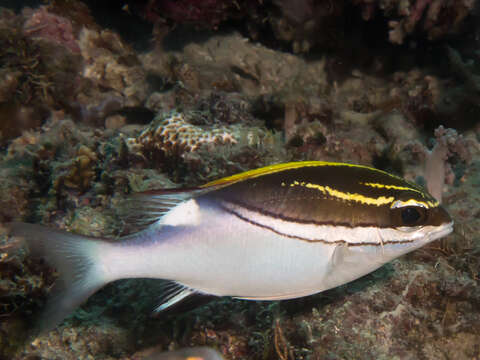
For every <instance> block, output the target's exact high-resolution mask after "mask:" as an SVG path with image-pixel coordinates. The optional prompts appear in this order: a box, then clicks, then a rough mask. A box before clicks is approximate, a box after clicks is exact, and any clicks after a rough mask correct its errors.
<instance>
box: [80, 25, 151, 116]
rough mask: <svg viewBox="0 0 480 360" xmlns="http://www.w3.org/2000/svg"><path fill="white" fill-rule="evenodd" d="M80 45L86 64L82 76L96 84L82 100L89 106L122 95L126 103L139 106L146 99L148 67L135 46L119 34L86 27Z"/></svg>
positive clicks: (81, 35)
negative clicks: (143, 63) (143, 64)
mask: <svg viewBox="0 0 480 360" xmlns="http://www.w3.org/2000/svg"><path fill="white" fill-rule="evenodd" d="M79 46H80V49H81V54H82V57H83V61H84V64H85V66H84V70H83V76H84V77H85V78H87V79H89V80H91V81H92V82H93V84H95V88H94V89H91V90H89V91H88V93H87V92H86V94H84V95H83V96H82V97H81V98H79V102H81V103H82V104H88V106H87V108H88V107H91V106H98V105H99V104H101V103H103V102H105V101H107V100H109V99H112V98H118V97H119V95H120V96H121V98H122V99H121V102H122V105H123V106H138V105H139V104H141V103H142V102H143V101H144V100H145V99H146V97H147V91H148V84H147V82H146V73H145V70H144V69H143V67H142V65H141V63H140V61H139V59H138V57H137V55H136V54H135V52H134V51H133V49H132V48H131V47H130V46H129V45H128V44H127V43H125V42H124V41H123V40H122V39H121V38H120V36H119V35H118V34H116V33H115V32H113V31H110V30H102V31H96V30H92V29H86V28H85V29H83V30H82V32H81V34H80V39H79ZM106 89H107V90H109V91H105V90H106ZM92 103H93V104H92Z"/></svg>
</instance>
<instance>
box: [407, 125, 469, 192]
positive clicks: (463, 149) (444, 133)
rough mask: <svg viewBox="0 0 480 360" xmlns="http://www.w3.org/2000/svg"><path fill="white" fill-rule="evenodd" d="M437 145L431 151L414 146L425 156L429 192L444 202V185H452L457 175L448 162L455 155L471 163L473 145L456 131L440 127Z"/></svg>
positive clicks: (418, 145)
mask: <svg viewBox="0 0 480 360" xmlns="http://www.w3.org/2000/svg"><path fill="white" fill-rule="evenodd" d="M435 139H436V144H435V146H434V147H433V149H432V150H431V151H429V150H428V149H426V148H424V147H423V146H422V145H421V144H420V143H418V142H416V143H415V144H412V145H413V148H412V149H413V150H414V151H418V152H420V153H421V154H422V153H423V154H424V156H425V169H424V176H425V180H426V185H427V188H428V191H429V192H430V193H431V194H432V195H433V196H434V197H435V198H436V199H437V200H439V201H441V200H442V193H443V187H444V184H452V183H453V181H454V179H455V174H454V171H453V169H452V165H451V163H450V162H449V161H448V160H449V159H450V158H452V157H453V156H454V155H455V156H456V157H457V158H458V160H460V161H461V162H467V163H468V162H470V161H471V152H470V147H471V143H470V141H469V140H468V139H465V138H464V137H463V136H462V135H459V134H458V133H457V131H456V130H454V129H446V128H444V127H443V126H439V127H438V128H437V129H436V130H435Z"/></svg>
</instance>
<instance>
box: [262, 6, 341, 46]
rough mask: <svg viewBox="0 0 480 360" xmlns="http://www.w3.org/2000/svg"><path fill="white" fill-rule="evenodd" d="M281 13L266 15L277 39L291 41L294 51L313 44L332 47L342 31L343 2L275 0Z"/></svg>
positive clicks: (335, 44)
mask: <svg viewBox="0 0 480 360" xmlns="http://www.w3.org/2000/svg"><path fill="white" fill-rule="evenodd" d="M274 3H275V4H276V5H277V6H278V7H279V8H280V10H281V13H282V15H283V16H275V15H274V14H275V13H274V12H273V11H272V13H271V14H270V16H269V17H268V19H269V22H270V24H271V26H272V29H273V31H274V34H275V36H276V38H277V39H279V40H282V41H284V42H287V43H290V44H291V46H292V50H293V52H294V53H301V52H308V51H309V50H310V49H311V48H312V47H313V46H314V45H322V46H323V48H335V47H336V46H337V44H338V40H339V37H341V33H342V30H341V28H342V26H343V23H342V16H341V15H342V14H343V12H344V1H330V0H317V1H312V0H301V1H291V0H276V1H274Z"/></svg>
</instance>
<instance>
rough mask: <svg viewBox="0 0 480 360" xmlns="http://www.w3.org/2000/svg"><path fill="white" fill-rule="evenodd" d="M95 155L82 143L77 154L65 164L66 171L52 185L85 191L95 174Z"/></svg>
mask: <svg viewBox="0 0 480 360" xmlns="http://www.w3.org/2000/svg"><path fill="white" fill-rule="evenodd" d="M97 160H98V159H97V155H96V154H95V153H94V152H93V151H92V150H90V149H89V148H88V147H87V146H85V145H82V146H80V147H79V149H78V150H77V156H76V157H75V158H74V159H73V160H71V162H70V163H69V164H67V168H69V170H68V173H67V174H65V175H64V176H59V177H57V179H56V180H55V183H54V187H56V188H58V186H59V185H60V184H63V185H65V186H66V187H69V188H72V189H78V190H80V191H85V190H87V189H88V188H89V187H90V184H91V182H92V180H93V179H94V177H95V176H96V172H95V167H96V165H97Z"/></svg>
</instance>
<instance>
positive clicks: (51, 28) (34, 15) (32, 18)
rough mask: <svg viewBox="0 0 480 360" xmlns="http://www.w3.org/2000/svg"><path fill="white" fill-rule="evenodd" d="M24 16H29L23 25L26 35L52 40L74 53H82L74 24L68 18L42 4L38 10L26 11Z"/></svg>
mask: <svg viewBox="0 0 480 360" xmlns="http://www.w3.org/2000/svg"><path fill="white" fill-rule="evenodd" d="M24 16H25V17H26V18H27V19H26V20H25V23H24V25H23V32H24V34H25V35H26V36H29V37H32V38H36V39H44V40H46V41H51V42H54V43H56V44H59V45H62V46H63V47H65V48H67V49H69V50H70V51H72V52H73V53H80V47H79V46H78V42H77V39H76V38H75V35H74V34H73V27H72V24H71V22H70V21H69V20H68V19H66V18H64V17H62V16H58V15H55V14H52V13H50V12H49V11H48V8H47V6H40V7H39V8H38V9H36V10H27V11H25V12H24Z"/></svg>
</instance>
